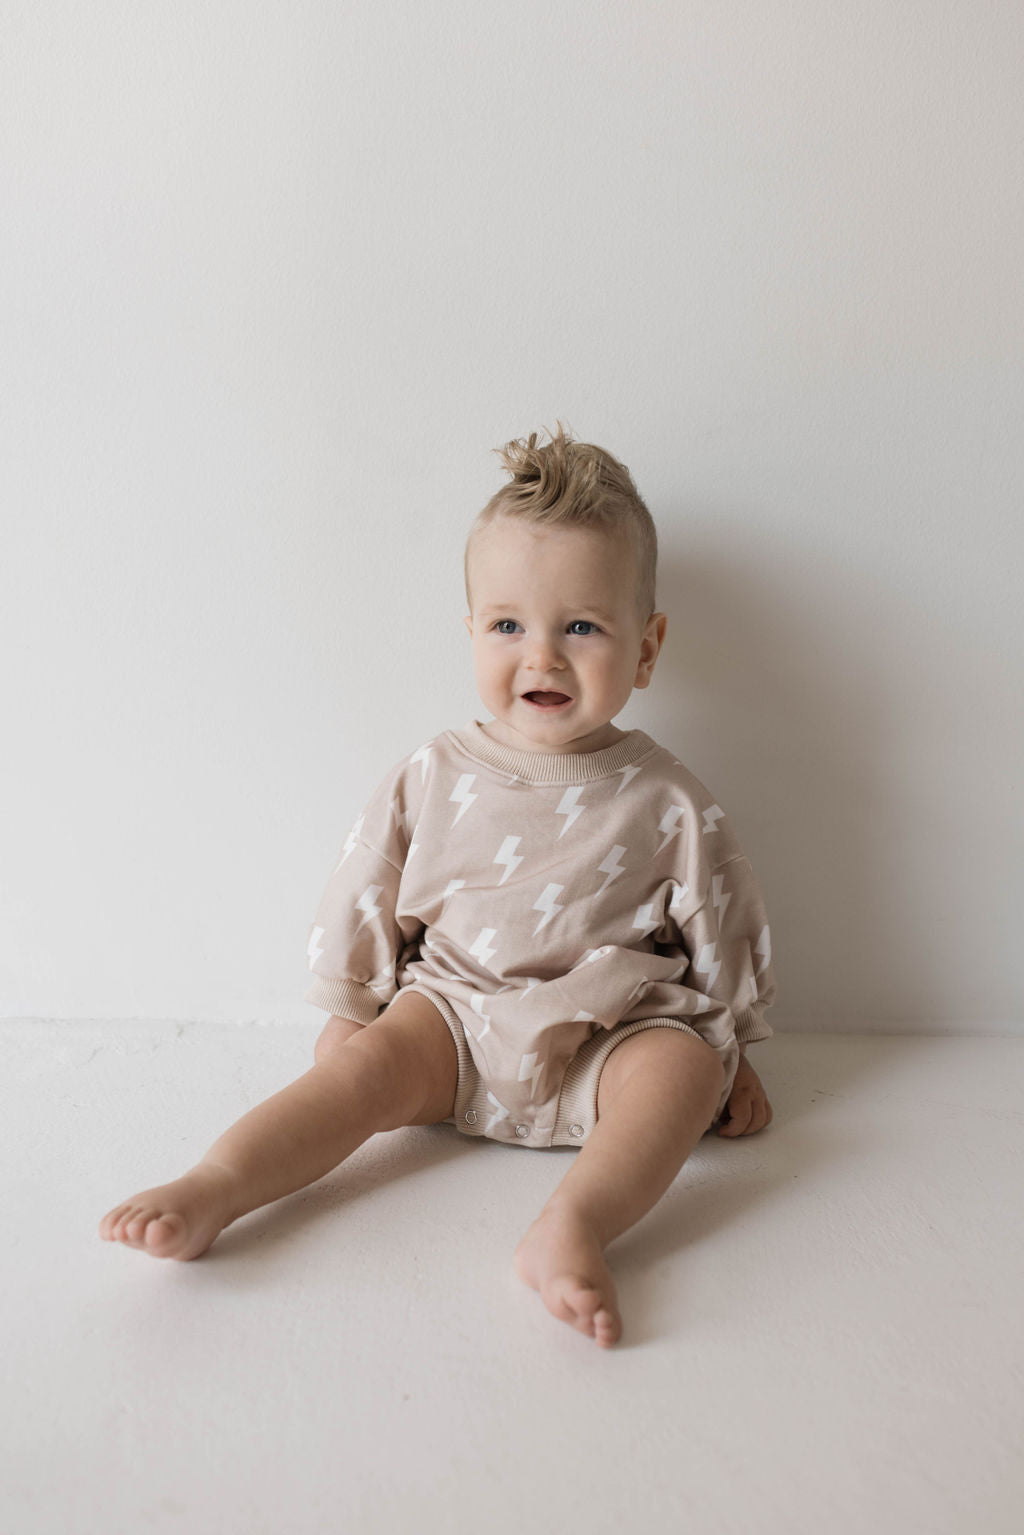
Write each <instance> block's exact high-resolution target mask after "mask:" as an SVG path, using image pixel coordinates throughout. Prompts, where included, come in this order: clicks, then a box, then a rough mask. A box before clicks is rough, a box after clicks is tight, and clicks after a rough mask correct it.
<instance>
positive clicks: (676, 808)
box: [655, 805, 685, 853]
mask: <svg viewBox="0 0 1024 1535" xmlns="http://www.w3.org/2000/svg"><path fill="white" fill-rule="evenodd" d="M684 814H685V807H684V806H683V805H669V807H668V809H667V810H666V811H665V814H664V815H663V816H662V818H661V820H660V821H659V823H658V830H659V831H663V832H664V833H665V835H664V837H663V838H662V839H661V844H660V846H658V847H657V848H656V849H655V851H656V852H658V853H660V852H661V849H662V848H663V847H667V846H668V844H669V843H670V842H671V841H672V838H673V837H678V835H679V833H680V832H681V831H682V829H683V828H682V827H681V826H677V825H676V822H677V821H678V820H679V817H680V816H681V815H684Z"/></svg>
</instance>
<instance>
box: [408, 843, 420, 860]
mask: <svg viewBox="0 0 1024 1535" xmlns="http://www.w3.org/2000/svg"><path fill="white" fill-rule="evenodd" d="M422 846H423V844H422V843H421V842H410V843H409V851H408V852H407V853H406V855H405V861H406V863H410V862H411V861H412V856H413V854H414V853H418V852H419V850H420V848H421V847H422Z"/></svg>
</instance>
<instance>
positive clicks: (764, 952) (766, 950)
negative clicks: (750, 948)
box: [754, 927, 772, 975]
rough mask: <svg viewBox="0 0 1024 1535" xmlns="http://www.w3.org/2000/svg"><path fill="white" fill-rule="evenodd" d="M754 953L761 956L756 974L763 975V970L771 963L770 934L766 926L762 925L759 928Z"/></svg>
mask: <svg viewBox="0 0 1024 1535" xmlns="http://www.w3.org/2000/svg"><path fill="white" fill-rule="evenodd" d="M754 953H755V954H760V956H761V965H760V968H759V969H758V972H757V973H758V975H764V973H765V971H766V970H767V969H768V966H769V965H770V964H771V959H772V935H771V933H769V931H768V929H767V927H763V928H762V929H761V936H760V938H759V939H758V940H757V944H756V947H755V949H754Z"/></svg>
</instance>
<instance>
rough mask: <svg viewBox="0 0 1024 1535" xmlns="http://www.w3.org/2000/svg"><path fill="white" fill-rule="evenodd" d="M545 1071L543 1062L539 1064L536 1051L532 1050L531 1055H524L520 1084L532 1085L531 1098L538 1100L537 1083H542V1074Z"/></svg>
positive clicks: (520, 1068) (520, 1065) (520, 1064)
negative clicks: (527, 1083)
mask: <svg viewBox="0 0 1024 1535" xmlns="http://www.w3.org/2000/svg"><path fill="white" fill-rule="evenodd" d="M543 1070H544V1062H543V1061H541V1062H540V1063H539V1064H538V1062H537V1052H536V1050H532V1051H531V1052H530V1054H529V1055H524V1056H523V1057H522V1059H521V1060H520V1062H519V1080H520V1082H529V1083H530V1097H531V1098H536V1096H537V1083H538V1082H539V1081H540V1074H541V1072H542V1071H543Z"/></svg>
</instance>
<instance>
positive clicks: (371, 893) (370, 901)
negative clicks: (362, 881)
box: [356, 885, 384, 933]
mask: <svg viewBox="0 0 1024 1535" xmlns="http://www.w3.org/2000/svg"><path fill="white" fill-rule="evenodd" d="M383 889H384V886H383V885H368V886H367V887H366V889H365V890H364V891H363V893H362V895H361V896H360V897H359V899H358V901H357V902H356V911H361V912H362V913H363V920H362V922H360V924H359V927H357V928H356V932H357V933H358V932H359V928H361V927H363V926H364V925H365V924H366V923H367V922H369V920H370V918H371V917H375V916H376V915H377V913H378V912H379V911H380V907H379V906H376V905H375V904H374V903H375V901H376V899H377V897H378V896H379V895H380V893H381V891H382V890H383Z"/></svg>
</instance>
